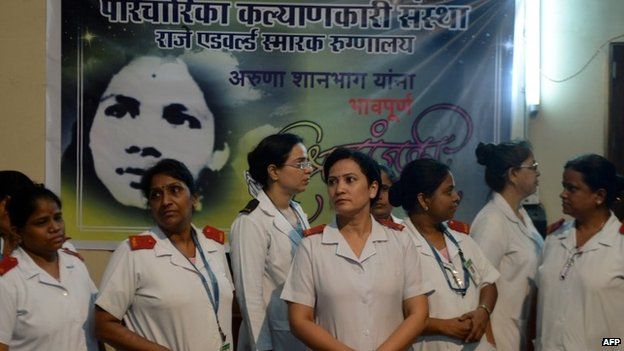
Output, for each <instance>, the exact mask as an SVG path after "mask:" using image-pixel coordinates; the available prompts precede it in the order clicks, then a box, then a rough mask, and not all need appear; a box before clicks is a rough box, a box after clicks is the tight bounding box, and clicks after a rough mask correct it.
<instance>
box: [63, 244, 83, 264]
mask: <svg viewBox="0 0 624 351" xmlns="http://www.w3.org/2000/svg"><path fill="white" fill-rule="evenodd" d="M61 251H63V252H64V253H66V254H69V255H72V256H74V257H78V258H79V259H80V260H81V261H83V262H84V257H82V255H81V254H79V253H77V252H76V251H72V250H70V249H67V248H64V247H63V248H61Z"/></svg>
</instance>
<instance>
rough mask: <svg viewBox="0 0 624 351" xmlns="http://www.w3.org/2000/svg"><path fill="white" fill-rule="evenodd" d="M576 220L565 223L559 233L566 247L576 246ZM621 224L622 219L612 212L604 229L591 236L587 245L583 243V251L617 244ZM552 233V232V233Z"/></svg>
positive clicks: (558, 237) (558, 236) (559, 237)
mask: <svg viewBox="0 0 624 351" xmlns="http://www.w3.org/2000/svg"><path fill="white" fill-rule="evenodd" d="M575 225H576V221H575V220H574V221H570V222H566V223H564V224H563V226H562V229H560V230H561V234H559V235H557V239H559V240H560V242H561V244H562V245H563V246H564V247H565V248H566V249H569V250H570V249H573V248H575V247H576V227H575ZM620 226H621V223H620V221H619V220H618V218H617V217H616V216H615V214H614V213H613V212H611V213H610V215H609V219H607V221H606V222H605V224H604V225H603V226H602V229H601V230H600V231H599V232H598V233H596V234H595V235H594V236H593V237H592V238H590V239H589V240H588V241H587V242H586V243H585V245H583V252H586V251H593V250H597V249H600V248H601V247H611V246H613V245H615V242H616V240H618V236H619V235H620V234H619V233H618V230H619V228H620ZM551 235H552V234H551Z"/></svg>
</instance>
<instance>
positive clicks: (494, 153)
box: [471, 141, 544, 351]
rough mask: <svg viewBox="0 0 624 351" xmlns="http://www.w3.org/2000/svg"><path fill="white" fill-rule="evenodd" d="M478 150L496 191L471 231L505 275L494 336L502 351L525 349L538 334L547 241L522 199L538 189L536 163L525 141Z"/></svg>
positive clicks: (499, 284) (487, 178)
mask: <svg viewBox="0 0 624 351" xmlns="http://www.w3.org/2000/svg"><path fill="white" fill-rule="evenodd" d="M475 153H476V156H477V162H479V164H481V165H484V166H485V182H486V183H487V185H488V186H489V187H490V189H491V190H492V195H491V198H490V200H489V202H488V203H487V204H486V205H485V207H483V208H482V209H481V211H479V213H478V214H477V216H476V218H475V220H474V221H473V223H472V229H471V235H472V237H473V238H474V240H475V241H476V242H477V243H478V244H479V246H480V247H481V250H482V251H483V252H484V253H485V255H486V256H487V258H488V259H489V260H490V262H491V263H492V264H493V265H494V267H496V269H498V271H499V272H500V274H501V279H499V280H498V282H497V284H496V286H497V288H498V303H497V305H496V310H494V312H493V313H492V321H491V326H492V329H493V333H494V340H495V342H496V346H497V347H498V348H499V349H500V350H510V351H513V350H525V349H527V347H530V346H531V340H532V339H533V334H534V333H533V330H534V326H529V325H528V324H530V323H529V321H530V320H532V319H533V318H534V317H535V316H534V313H535V312H534V306H535V298H536V296H537V295H536V287H535V275H536V274H537V266H538V265H539V258H540V254H541V252H542V246H543V245H544V240H543V238H542V236H541V235H540V234H539V232H538V231H537V229H536V228H535V226H534V225H533V222H532V221H531V218H529V215H528V213H527V212H526V211H525V210H524V208H523V207H522V200H524V198H526V197H527V196H529V195H531V194H533V193H535V191H536V190H537V185H538V177H539V175H540V173H539V171H538V170H537V165H538V164H537V162H535V158H534V156H533V152H532V151H531V148H530V145H529V144H528V143H527V142H524V141H511V142H504V143H500V144H498V145H496V144H483V143H479V145H478V146H477V149H476V151H475Z"/></svg>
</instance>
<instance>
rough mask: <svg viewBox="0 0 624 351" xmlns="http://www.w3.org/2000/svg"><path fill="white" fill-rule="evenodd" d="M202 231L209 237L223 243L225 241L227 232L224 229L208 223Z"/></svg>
mask: <svg viewBox="0 0 624 351" xmlns="http://www.w3.org/2000/svg"><path fill="white" fill-rule="evenodd" d="M202 232H203V233H204V236H206V238H208V239H212V240H214V241H216V242H218V243H219V244H221V245H223V243H225V232H224V231H223V230H219V229H217V228H215V227H211V226H209V225H207V226H205V227H204V229H203V230H202Z"/></svg>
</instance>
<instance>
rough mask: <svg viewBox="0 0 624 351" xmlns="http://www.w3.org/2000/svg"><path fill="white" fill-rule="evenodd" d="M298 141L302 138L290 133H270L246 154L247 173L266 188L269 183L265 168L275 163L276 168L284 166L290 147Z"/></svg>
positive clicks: (301, 141) (301, 140)
mask: <svg viewBox="0 0 624 351" xmlns="http://www.w3.org/2000/svg"><path fill="white" fill-rule="evenodd" d="M300 143H303V139H301V137H300V136H298V135H295V134H291V133H283V134H272V135H269V136H267V137H266V138H264V139H262V140H261V141H260V143H258V145H257V146H256V147H255V148H254V149H253V150H252V151H251V152H250V153H248V154H247V164H249V174H251V177H252V178H253V179H254V180H255V181H257V182H258V183H260V184H262V187H263V188H266V187H267V186H268V185H269V174H268V173H267V168H268V167H269V166H270V165H275V166H276V167H277V168H281V167H282V166H284V163H285V162H286V160H288V155H289V154H290V151H291V150H292V148H293V147H294V146H295V145H297V144H300Z"/></svg>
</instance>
